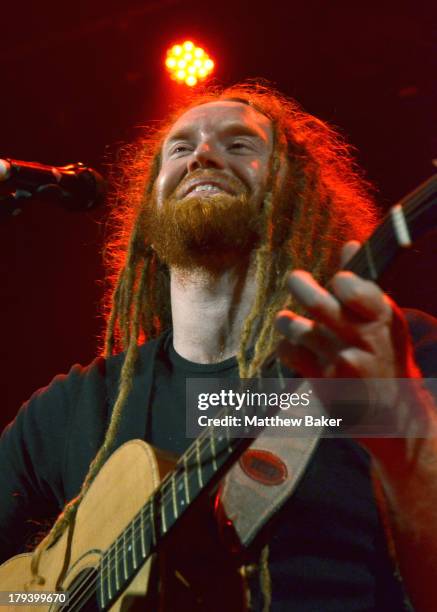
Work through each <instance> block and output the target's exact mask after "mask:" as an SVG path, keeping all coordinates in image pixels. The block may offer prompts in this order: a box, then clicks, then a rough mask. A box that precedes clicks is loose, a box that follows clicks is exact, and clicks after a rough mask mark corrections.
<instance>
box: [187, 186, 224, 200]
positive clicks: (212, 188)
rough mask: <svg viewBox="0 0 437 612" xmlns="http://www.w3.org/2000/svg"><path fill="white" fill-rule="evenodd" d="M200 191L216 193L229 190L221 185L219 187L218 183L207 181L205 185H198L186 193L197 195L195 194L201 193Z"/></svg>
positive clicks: (209, 193) (210, 193)
mask: <svg viewBox="0 0 437 612" xmlns="http://www.w3.org/2000/svg"><path fill="white" fill-rule="evenodd" d="M199 193H205V194H208V195H214V194H216V193H228V192H227V191H225V189H222V188H221V187H219V186H218V185H214V184H212V183H206V184H203V185H196V186H195V187H194V188H193V189H190V190H189V191H188V193H187V194H186V197H187V196H191V195H195V194H199Z"/></svg>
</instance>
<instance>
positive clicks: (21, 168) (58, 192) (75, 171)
mask: <svg viewBox="0 0 437 612" xmlns="http://www.w3.org/2000/svg"><path fill="white" fill-rule="evenodd" d="M4 191H6V192H7V193H8V196H9V197H8V198H6V200H9V201H10V198H11V197H12V198H13V199H14V200H15V201H17V200H20V199H28V198H31V197H32V196H37V195H48V196H50V197H51V198H53V199H55V200H59V201H60V202H61V203H62V204H63V205H65V206H66V207H67V208H69V209H70V210H88V209H89V208H92V207H93V206H96V205H97V204H99V203H100V202H101V201H102V199H103V197H104V195H105V193H106V181H105V180H104V178H103V177H102V176H101V175H100V174H99V173H98V172H96V170H93V169H92V168H89V167H87V166H85V165H84V164H82V163H81V162H78V163H74V164H68V165H67V166H48V165H45V164H40V163H38V162H27V161H21V160H18V159H9V158H6V159H0V194H1V193H2V192H4ZM1 203H2V197H1V195H0V208H1Z"/></svg>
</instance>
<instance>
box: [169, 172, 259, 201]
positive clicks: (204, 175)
mask: <svg viewBox="0 0 437 612" xmlns="http://www.w3.org/2000/svg"><path fill="white" fill-rule="evenodd" d="M194 181H211V182H214V181H216V182H218V183H220V182H223V183H225V184H226V185H227V186H228V187H229V188H230V189H231V190H232V191H234V192H235V193H236V194H241V193H243V194H246V193H248V188H247V186H246V185H245V184H244V183H243V181H241V180H240V179H238V178H237V177H235V176H231V175H229V174H225V173H224V172H220V171H216V170H203V169H200V170H194V172H191V173H190V174H189V175H187V176H185V177H184V178H183V180H182V182H180V183H179V185H178V186H177V187H176V188H175V190H174V191H173V193H172V194H171V196H170V197H176V198H178V197H179V196H181V195H182V194H183V193H184V191H185V190H186V188H187V187H188V185H189V184H191V183H193V182H194Z"/></svg>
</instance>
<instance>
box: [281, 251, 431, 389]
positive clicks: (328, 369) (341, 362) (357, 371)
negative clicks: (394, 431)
mask: <svg viewBox="0 0 437 612" xmlns="http://www.w3.org/2000/svg"><path fill="white" fill-rule="evenodd" d="M357 248H359V244H358V243H356V242H350V243H347V244H346V245H345V248H344V249H343V260H345V259H348V258H349V257H350V256H351V254H353V252H355V251H356V250H357ZM288 288H289V290H290V293H291V294H292V295H293V297H294V298H295V299H296V300H298V301H299V302H300V304H302V306H304V307H305V309H306V311H307V312H308V314H309V315H310V317H311V318H306V317H302V316H299V315H297V314H295V313H294V312H292V311H291V310H282V311H280V312H279V313H278V315H277V320H276V326H277V329H278V330H279V331H280V332H281V333H283V334H284V336H285V337H286V339H287V340H286V341H283V342H281V344H280V347H279V354H280V357H281V360H282V361H283V363H284V364H285V365H286V366H288V367H290V368H292V369H296V370H297V371H298V372H299V373H300V374H301V375H302V376H305V377H310V378H322V377H328V378H334V377H335V378H350V377H358V378H409V377H417V376H420V372H419V371H418V368H417V366H416V365H415V363H414V358H413V351H412V346H411V341H410V338H409V333H408V327H407V324H406V321H405V318H404V316H403V314H402V312H401V311H400V310H399V308H398V307H397V306H396V305H395V304H394V302H392V301H391V300H390V298H389V297H388V296H387V295H385V294H384V293H383V292H382V291H381V289H380V288H379V287H378V286H377V285H376V284H375V283H373V282H371V281H367V280H363V279H362V278H360V277H358V276H356V275H355V274H353V273H352V272H346V271H341V272H337V274H335V276H334V277H333V279H332V281H331V284H330V291H327V290H326V289H324V288H322V287H321V286H320V285H319V284H318V283H317V282H316V281H315V280H314V278H313V277H312V275H311V274H309V273H308V272H305V271H303V270H297V271H295V272H292V273H291V274H290V276H289V279H288Z"/></svg>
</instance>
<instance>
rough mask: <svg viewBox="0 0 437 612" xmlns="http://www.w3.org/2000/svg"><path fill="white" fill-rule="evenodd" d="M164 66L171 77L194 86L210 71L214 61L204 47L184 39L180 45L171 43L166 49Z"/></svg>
mask: <svg viewBox="0 0 437 612" xmlns="http://www.w3.org/2000/svg"><path fill="white" fill-rule="evenodd" d="M165 66H166V68H167V70H168V71H169V72H170V76H171V78H172V79H174V80H175V81H178V82H179V83H185V84H186V85H188V86H189V87H194V85H196V84H197V83H198V82H199V81H203V79H206V77H207V76H208V75H209V74H210V73H211V71H212V70H213V68H214V62H213V61H212V59H211V58H210V57H209V56H208V54H207V53H206V52H205V50H204V49H202V48H201V47H196V45H195V44H194V43H193V42H191V40H186V41H185V42H184V43H182V44H180V45H173V47H171V48H170V49H169V50H168V51H167V57H166V59H165Z"/></svg>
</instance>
